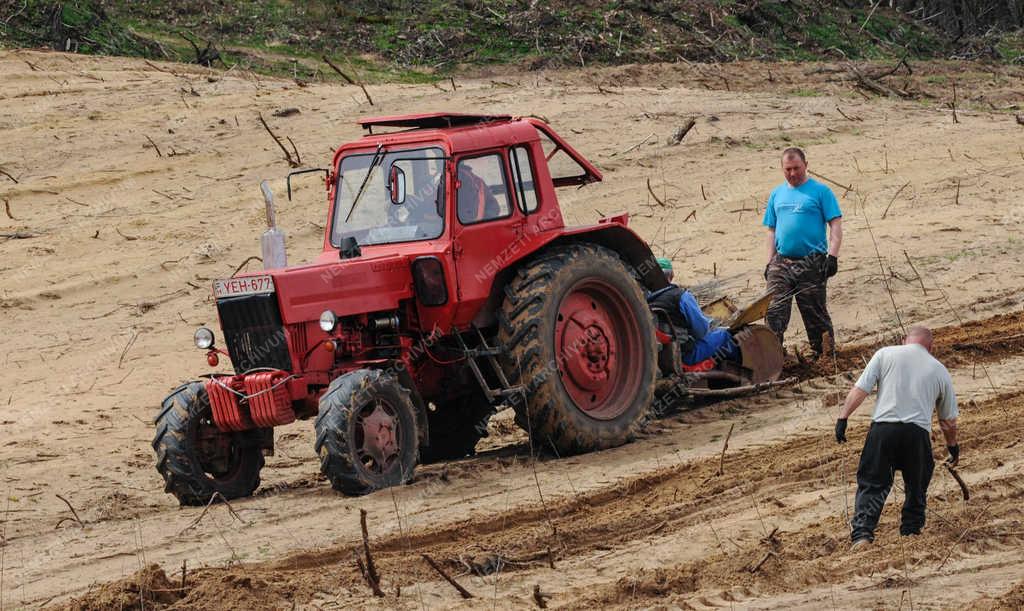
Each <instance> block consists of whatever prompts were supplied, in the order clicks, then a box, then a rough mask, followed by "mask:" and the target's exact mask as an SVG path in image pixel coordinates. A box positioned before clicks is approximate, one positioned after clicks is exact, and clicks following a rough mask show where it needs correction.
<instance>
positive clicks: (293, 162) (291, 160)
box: [257, 113, 301, 168]
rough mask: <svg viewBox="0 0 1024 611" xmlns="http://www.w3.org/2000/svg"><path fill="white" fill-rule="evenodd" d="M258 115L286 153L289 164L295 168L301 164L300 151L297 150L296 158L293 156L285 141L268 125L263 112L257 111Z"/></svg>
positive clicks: (264, 127)
mask: <svg viewBox="0 0 1024 611" xmlns="http://www.w3.org/2000/svg"><path fill="white" fill-rule="evenodd" d="M257 116H258V117H259V119H260V123H262V124H263V129H265V130H267V133H268V134H270V137H271V138H273V139H274V142H276V143H277V146H279V147H280V148H281V151H282V152H283V153H284V158H285V161H287V162H288V165H289V166H291V167H293V168H297V167H299V165H300V164H301V160H299V159H298V152H297V151H296V155H295V158H292V154H291V152H290V151H289V150H288V149H287V148H286V147H285V145H284V143H283V142H281V139H280V138H278V137H277V135H276V134H275V133H274V132H273V131H271V129H270V126H269V125H267V122H266V120H264V119H263V113H257ZM294 146H295V144H294V143H293V144H292V147H294Z"/></svg>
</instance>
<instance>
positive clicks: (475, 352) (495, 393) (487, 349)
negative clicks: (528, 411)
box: [455, 327, 526, 405]
mask: <svg viewBox="0 0 1024 611" xmlns="http://www.w3.org/2000/svg"><path fill="white" fill-rule="evenodd" d="M473 330H474V331H476V334H477V337H478V338H479V339H480V346H481V347H479V348H470V347H469V345H467V344H466V339H465V338H464V337H462V334H461V333H456V334H455V336H456V337H458V338H459V343H460V344H462V351H463V354H465V355H466V362H467V363H468V364H469V368H470V370H472V371H473V376H474V377H476V381H477V382H478V383H479V384H480V388H482V389H483V391H484V394H485V395H487V400H488V401H490V402H491V405H500V404H502V403H505V402H506V400H507V399H510V398H512V397H517V396H518V397H524V398H525V396H526V387H525V386H523V385H521V384H519V385H516V386H512V385H511V384H509V382H508V378H507V377H505V371H504V370H503V369H502V368H501V365H500V364H499V363H498V359H497V357H498V356H501V355H502V354H504V353H505V351H504V349H502V348H500V347H495V348H492V347H491V346H488V345H487V339H486V338H485V337H484V334H483V333H481V332H480V329H479V328H477V327H473ZM478 358H486V359H487V362H488V363H489V364H490V366H491V370H492V371H494V374H495V375H496V376H497V377H498V383H499V384H501V388H497V389H495V388H491V385H490V384H489V383H488V382H487V378H485V377H484V374H483V372H482V371H481V370H480V364H479V363H477V361H476V359H478Z"/></svg>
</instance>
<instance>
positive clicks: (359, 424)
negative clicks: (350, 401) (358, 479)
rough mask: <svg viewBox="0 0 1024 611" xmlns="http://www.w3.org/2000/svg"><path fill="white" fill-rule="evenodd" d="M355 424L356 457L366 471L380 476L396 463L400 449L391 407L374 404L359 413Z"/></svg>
mask: <svg viewBox="0 0 1024 611" xmlns="http://www.w3.org/2000/svg"><path fill="white" fill-rule="evenodd" d="M355 425H356V430H355V433H356V439H355V444H354V445H355V452H356V457H357V458H358V459H359V462H360V463H362V465H363V468H364V469H366V470H367V471H370V472H371V473H377V474H383V473H384V472H386V471H387V470H388V469H389V468H391V465H393V464H394V462H395V461H396V460H398V455H399V453H400V451H401V447H402V445H401V442H402V435H401V430H400V429H399V426H398V416H397V412H396V410H395V408H393V407H391V406H390V405H389V404H388V403H387V402H385V401H381V400H377V401H374V402H373V403H370V404H368V405H366V406H364V407H363V409H361V410H359V414H358V415H357V416H356V422H355Z"/></svg>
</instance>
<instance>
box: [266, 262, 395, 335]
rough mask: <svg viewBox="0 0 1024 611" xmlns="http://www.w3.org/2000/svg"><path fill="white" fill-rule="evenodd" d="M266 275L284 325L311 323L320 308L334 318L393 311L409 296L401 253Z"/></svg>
mask: <svg viewBox="0 0 1024 611" xmlns="http://www.w3.org/2000/svg"><path fill="white" fill-rule="evenodd" d="M266 274H269V275H270V276H272V277H273V278H274V290H275V291H276V293H277V300H278V303H279V304H280V306H281V320H282V321H283V322H284V323H285V324H294V323H300V322H307V321H311V320H317V319H319V318H320V314H321V313H323V311H324V310H332V311H333V312H334V313H335V314H337V315H338V316H339V317H341V316H348V315H351V314H364V313H368V312H378V311H382V310H393V309H395V308H397V307H398V304H399V301H401V300H403V299H409V298H411V297H412V295H413V291H412V272H411V271H410V268H409V259H408V257H406V256H405V255H394V254H391V255H382V256H378V257H358V258H354V259H347V260H344V261H338V262H336V263H334V262H332V263H327V264H313V265H304V266H299V267H290V268H286V269H279V270H269V271H266V272H263V275H266ZM247 275H249V276H253V275H260V274H247Z"/></svg>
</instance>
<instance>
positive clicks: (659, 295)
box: [647, 284, 740, 365]
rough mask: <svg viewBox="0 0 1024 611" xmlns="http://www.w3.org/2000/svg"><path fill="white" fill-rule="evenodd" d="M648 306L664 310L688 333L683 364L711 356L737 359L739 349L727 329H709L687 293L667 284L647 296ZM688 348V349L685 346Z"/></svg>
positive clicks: (704, 318)
mask: <svg viewBox="0 0 1024 611" xmlns="http://www.w3.org/2000/svg"><path fill="white" fill-rule="evenodd" d="M647 303H648V304H650V305H651V306H654V307H660V308H662V309H664V310H665V311H666V312H667V313H668V314H669V316H670V317H671V318H672V322H673V324H675V325H677V326H681V327H683V328H685V329H686V331H687V333H689V335H690V338H691V341H689V342H685V343H684V353H683V364H685V365H696V364H697V363H700V362H703V361H706V360H707V359H709V358H712V357H714V358H715V360H723V359H737V358H739V356H740V351H739V347H737V346H736V342H735V340H733V338H732V334H731V333H729V330H728V329H724V328H721V327H715V328H712V326H711V324H712V323H713V322H714V321H713V320H712V319H711V318H709V317H707V316H706V315H705V314H704V312H703V311H702V310H701V309H700V306H699V305H698V304H697V299H696V298H695V297H694V296H693V293H691V292H690V291H688V290H686V289H684V288H682V287H680V286H677V285H675V284H669V285H668V286H666V287H665V288H663V289H658V290H657V291H654V292H653V293H650V294H649V295H648V296H647ZM686 346H689V348H688V349H686V348H685V347H686Z"/></svg>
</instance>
